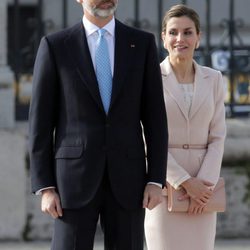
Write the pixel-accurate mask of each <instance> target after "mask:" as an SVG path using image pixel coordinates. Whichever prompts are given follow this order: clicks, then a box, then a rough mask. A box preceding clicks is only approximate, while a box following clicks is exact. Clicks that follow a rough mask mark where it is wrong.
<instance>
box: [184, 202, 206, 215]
mask: <svg viewBox="0 0 250 250" xmlns="http://www.w3.org/2000/svg"><path fill="white" fill-rule="evenodd" d="M205 206H206V205H200V204H199V203H198V202H197V201H196V200H194V199H192V198H190V203H189V208H188V214H189V215H191V214H202V213H203V212H204V208H205Z"/></svg>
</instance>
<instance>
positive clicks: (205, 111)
mask: <svg viewBox="0 0 250 250" xmlns="http://www.w3.org/2000/svg"><path fill="white" fill-rule="evenodd" d="M194 67H195V81H194V95H193V101H192V106H191V109H190V111H188V109H187V108H186V104H185V102H184V98H183V92H182V90H181V88H180V84H178V82H177V79H176V77H175V74H174V72H173V70H172V67H171V65H170V63H169V58H168V57H167V58H166V59H165V60H164V61H163V62H162V63H161V70H162V78H163V88H164V97H165V103H166V110H167V116H168V127H169V145H170V148H169V153H168V168H167V181H168V182H169V183H170V184H171V185H172V186H174V187H175V188H178V186H179V185H180V184H181V183H182V182H183V181H184V180H186V179H188V178H189V177H190V176H197V177H198V178H200V179H204V180H207V181H210V182H212V183H214V184H215V183H216V182H217V180H218V178H219V175H220V169H221V162H222V156H223V150H224V140H225V135H226V125H225V107H224V96H225V88H224V82H223V79H222V74H221V73H220V72H219V71H216V70H213V69H211V68H208V67H203V66H201V65H198V64H197V63H196V62H194ZM173 144H178V145H183V144H191V145H193V144H195V145H197V144H198V145H206V144H207V146H208V148H207V150H205V149H199V150H197V149H193V150H186V149H176V148H171V145H173Z"/></svg>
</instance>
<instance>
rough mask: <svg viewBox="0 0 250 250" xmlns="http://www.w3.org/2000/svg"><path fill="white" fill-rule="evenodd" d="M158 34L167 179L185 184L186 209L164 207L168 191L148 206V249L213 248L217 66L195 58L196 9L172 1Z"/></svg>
mask: <svg viewBox="0 0 250 250" xmlns="http://www.w3.org/2000/svg"><path fill="white" fill-rule="evenodd" d="M162 28H163V30H162V39H163V43H164V47H165V49H167V51H168V53H169V56H168V57H167V58H166V59H165V60H164V61H163V62H162V63H161V70H162V79H163V88H164V97H165V103H166V110H167V116H168V123H169V153H168V166H167V181H168V182H169V183H170V184H171V185H172V186H173V187H174V188H175V189H177V188H180V187H183V188H184V189H185V191H186V195H185V196H184V197H183V199H185V198H187V197H188V199H190V205H189V210H188V212H187V213H176V212H169V211H167V197H164V199H163V202H162V203H161V204H160V205H158V206H157V207H156V208H155V209H153V210H151V211H149V210H147V212H146V218H145V233H146V241H147V245H148V250H212V249H214V240H215V231H216V213H215V212H210V213H205V212H204V207H205V206H206V204H207V202H208V201H209V198H210V197H211V195H212V189H213V186H214V185H215V184H216V182H217V181H218V178H219V175H220V168H221V161H222V155H223V148H224V139H225V134H226V129H225V110H224V101H223V100H224V88H223V81H222V75H221V73H220V72H218V71H215V70H213V69H210V68H208V67H203V66H200V65H198V64H197V63H196V62H195V61H194V60H193V55H194V51H195V49H196V48H198V46H199V42H200V35H201V34H200V22H199V16H198V15H197V13H196V12H195V11H194V10H193V9H190V8H188V7H186V6H185V5H175V6H173V7H172V8H171V9H170V10H169V11H168V12H167V13H166V15H165V17H164V20H163V27H162Z"/></svg>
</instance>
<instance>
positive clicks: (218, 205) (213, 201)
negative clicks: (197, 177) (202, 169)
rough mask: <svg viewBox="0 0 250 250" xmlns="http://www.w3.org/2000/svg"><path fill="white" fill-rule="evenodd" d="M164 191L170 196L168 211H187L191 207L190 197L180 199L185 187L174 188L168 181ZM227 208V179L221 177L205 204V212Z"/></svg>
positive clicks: (221, 210) (222, 210)
mask: <svg viewBox="0 0 250 250" xmlns="http://www.w3.org/2000/svg"><path fill="white" fill-rule="evenodd" d="M163 193H165V195H167V196H168V211H170V212H187V211H188V207H189V199H187V200H183V201H179V200H178V198H179V197H180V196H181V195H183V194H185V191H184V189H183V188H181V189H178V190H176V189H174V188H173V187H172V186H171V185H170V184H169V183H167V189H166V188H165V190H164V189H163ZM225 210H226V192H225V181H224V179H223V178H222V177H220V178H219V180H218V182H217V184H216V186H215V188H214V193H213V196H212V197H211V198H210V200H209V202H208V203H207V205H206V206H205V210H204V211H205V212H224V211H225Z"/></svg>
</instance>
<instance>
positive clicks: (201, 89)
mask: <svg viewBox="0 0 250 250" xmlns="http://www.w3.org/2000/svg"><path fill="white" fill-rule="evenodd" d="M194 66H195V81H194V95H193V101H192V105H191V109H190V114H189V119H192V117H193V116H194V115H195V113H196V112H197V111H198V110H199V109H200V107H201V106H202V104H203V103H204V102H205V100H206V98H207V96H208V94H209V89H210V86H211V84H210V83H209V77H208V75H206V74H205V73H204V72H203V71H202V67H201V66H199V65H198V64H197V63H196V62H194Z"/></svg>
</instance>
